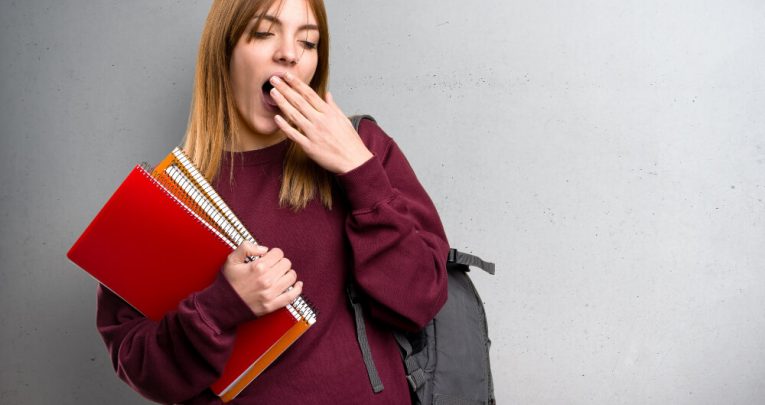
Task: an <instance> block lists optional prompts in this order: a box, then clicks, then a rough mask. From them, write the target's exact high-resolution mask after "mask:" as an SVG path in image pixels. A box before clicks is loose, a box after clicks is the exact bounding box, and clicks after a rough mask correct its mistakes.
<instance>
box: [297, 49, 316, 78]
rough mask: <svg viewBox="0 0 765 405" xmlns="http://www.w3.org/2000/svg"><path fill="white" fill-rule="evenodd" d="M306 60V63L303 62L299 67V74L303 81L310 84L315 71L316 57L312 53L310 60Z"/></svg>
mask: <svg viewBox="0 0 765 405" xmlns="http://www.w3.org/2000/svg"><path fill="white" fill-rule="evenodd" d="M306 62H308V63H305V64H303V65H301V66H300V67H299V74H300V78H301V79H302V80H303V82H305V83H307V84H310V83H311V79H313V75H314V74H315V73H316V66H317V57H316V56H315V54H314V55H313V56H311V58H310V60H308V61H306Z"/></svg>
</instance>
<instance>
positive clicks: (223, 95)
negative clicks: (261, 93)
mask: <svg viewBox="0 0 765 405" xmlns="http://www.w3.org/2000/svg"><path fill="white" fill-rule="evenodd" d="M277 1H281V0H215V1H214V2H213V4H212V7H211V8H210V13H209V14H208V15H207V21H206V22H205V27H204V30H203V32H202V38H201V40H200V42H199V53H198V55H197V66H196V72H195V76H194V92H193V95H192V99H191V112H190V113H189V122H188V127H187V129H186V136H185V139H184V143H183V148H184V150H185V151H186V153H187V154H188V155H189V157H190V158H191V159H192V160H193V161H194V163H195V164H196V165H197V167H199V169H200V171H201V172H202V174H204V176H205V177H206V178H207V179H208V180H213V179H214V178H215V177H216V176H218V174H219V173H220V169H221V167H220V165H221V162H222V159H223V154H224V153H225V150H227V149H228V150H229V151H231V154H232V159H230V160H231V163H232V166H231V170H233V153H234V152H233V151H234V149H235V146H236V144H237V143H238V131H237V124H236V119H235V114H237V109H236V105H235V101H234V96H233V89H232V85H231V78H230V75H229V72H230V71H229V66H230V63H231V54H232V52H233V50H234V47H235V46H236V43H237V42H238V41H239V38H240V37H241V36H242V35H243V34H244V31H245V29H246V27H247V25H248V23H249V22H250V20H252V19H253V18H255V15H256V13H259V12H260V16H258V19H260V18H262V14H263V13H262V12H261V11H263V10H267V9H269V8H270V7H271V6H272V5H273V4H274V3H276V2H277ZM306 2H307V3H308V5H309V6H310V7H311V10H312V11H313V13H314V15H315V17H316V21H317V25H318V26H319V38H320V40H319V42H318V45H317V52H318V62H317V66H316V71H315V73H314V75H313V78H312V79H311V82H310V83H309V84H310V86H311V87H312V88H313V89H314V91H316V93H318V94H319V96H321V97H322V98H323V97H324V95H325V94H326V91H327V81H328V78H329V30H328V27H327V13H326V9H325V8H324V3H323V1H322V0H306ZM257 23H260V21H257ZM330 180H331V177H330V175H329V173H327V171H326V170H324V169H323V168H321V167H320V166H319V165H317V164H316V163H315V162H313V161H312V160H311V159H309V158H308V156H306V154H305V153H304V152H303V150H302V149H301V148H300V147H299V146H298V145H296V144H295V143H293V142H291V141H290V146H289V148H288V149H287V154H286V156H285V158H284V174H283V177H282V185H281V190H280V192H279V204H281V205H282V206H290V207H291V208H292V209H294V210H300V209H302V208H305V207H306V205H308V203H309V202H310V201H311V200H313V198H314V197H315V196H316V193H317V191H318V194H319V197H320V199H321V202H322V203H323V204H324V206H325V207H327V208H329V209H331V208H332V187H331V182H330Z"/></svg>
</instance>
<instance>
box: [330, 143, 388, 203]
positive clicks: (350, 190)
mask: <svg viewBox="0 0 765 405" xmlns="http://www.w3.org/2000/svg"><path fill="white" fill-rule="evenodd" d="M337 179H338V181H339V182H340V185H341V186H342V187H343V189H344V190H345V194H346V196H347V197H348V202H349V203H350V204H351V209H352V210H354V211H357V210H362V209H371V208H374V206H375V205H376V204H377V203H379V202H381V201H385V200H388V199H390V198H392V197H393V187H392V186H391V184H390V180H389V179H388V174H387V173H385V169H384V168H383V166H382V163H381V162H380V159H378V158H377V156H374V157H372V158H371V159H369V160H367V161H366V162H364V163H362V164H361V166H359V167H357V168H355V169H353V170H351V171H349V172H348V173H344V174H339V175H337Z"/></svg>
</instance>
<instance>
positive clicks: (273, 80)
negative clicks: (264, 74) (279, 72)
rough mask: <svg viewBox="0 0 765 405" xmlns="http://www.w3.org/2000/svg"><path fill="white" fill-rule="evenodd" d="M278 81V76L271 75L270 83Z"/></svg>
mask: <svg viewBox="0 0 765 405" xmlns="http://www.w3.org/2000/svg"><path fill="white" fill-rule="evenodd" d="M280 81H281V79H279V76H271V83H273V84H278V83H279V82H280Z"/></svg>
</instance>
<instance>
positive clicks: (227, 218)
mask: <svg viewBox="0 0 765 405" xmlns="http://www.w3.org/2000/svg"><path fill="white" fill-rule="evenodd" d="M171 157H172V159H169V158H171ZM154 173H155V175H158V176H159V175H160V173H161V174H164V175H166V176H167V177H168V178H169V179H170V180H171V181H168V182H165V183H169V186H171V187H174V188H176V189H178V190H181V191H182V192H181V193H178V194H179V195H186V196H188V201H185V202H187V203H189V205H190V206H195V207H198V208H199V210H194V211H199V212H198V214H201V215H203V216H204V217H206V218H208V219H209V220H210V221H211V222H212V223H213V224H215V225H216V226H217V227H218V228H219V231H220V232H219V233H220V234H222V235H223V236H225V239H227V241H228V242H229V244H231V245H233V246H239V245H240V244H242V242H244V241H245V240H246V241H249V242H251V243H253V244H255V245H257V244H258V242H257V240H255V238H254V237H253V236H252V235H251V234H250V233H249V231H247V229H246V228H245V227H244V224H242V222H241V221H240V220H239V218H237V216H236V215H235V214H234V212H233V211H231V209H230V208H229V207H228V205H226V203H225V202H224V201H223V199H222V198H221V197H220V195H218V193H217V192H216V191H215V189H214V188H213V187H212V186H211V185H210V183H209V182H208V181H207V179H205V177H204V176H203V175H202V173H200V172H199V170H198V169H197V168H196V166H195V165H194V164H193V163H192V162H191V160H190V159H189V157H188V156H187V155H186V154H185V153H184V152H183V151H182V150H181V149H180V148H175V149H173V151H172V152H171V154H170V156H168V159H166V160H165V161H163V162H162V163H160V165H158V166H157V167H156V168H155V169H154ZM257 258H258V256H247V258H246V260H245V263H248V262H251V261H254V260H256V259H257ZM313 308H314V306H313V304H312V303H311V302H310V301H308V300H307V299H305V298H303V297H302V296H299V297H297V298H296V299H295V300H294V301H293V302H292V303H291V304H288V305H287V310H288V311H289V312H290V313H291V314H292V315H293V316H295V318H296V319H297V320H304V321H305V322H307V323H308V324H309V325H313V324H314V323H315V322H316V318H317V316H318V311H316V310H314V309H313Z"/></svg>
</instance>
